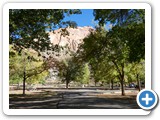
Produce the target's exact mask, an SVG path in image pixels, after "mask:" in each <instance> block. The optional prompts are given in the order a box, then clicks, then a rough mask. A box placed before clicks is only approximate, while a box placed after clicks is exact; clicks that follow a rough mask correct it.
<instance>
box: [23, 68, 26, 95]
mask: <svg viewBox="0 0 160 120" xmlns="http://www.w3.org/2000/svg"><path fill="white" fill-rule="evenodd" d="M25 90H26V71H25V69H24V73H23V95H25Z"/></svg>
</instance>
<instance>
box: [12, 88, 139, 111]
mask: <svg viewBox="0 0 160 120" xmlns="http://www.w3.org/2000/svg"><path fill="white" fill-rule="evenodd" d="M126 92H130V93H134V92H135V90H127V91H126ZM55 93H56V94H55ZM119 93H120V91H119V90H112V91H111V90H95V89H94V90H89V89H77V90H58V89H55V90H49V91H45V92H43V94H42V93H41V94H40V95H38V96H26V97H23V96H18V97H17V96H16V95H10V108H11V109H138V108H139V107H138V105H137V103H136V98H135V96H126V97H121V96H119V95H117V94H119Z"/></svg>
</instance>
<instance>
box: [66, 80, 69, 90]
mask: <svg viewBox="0 0 160 120" xmlns="http://www.w3.org/2000/svg"><path fill="white" fill-rule="evenodd" d="M68 84H69V81H68V80H66V88H67V89H68Z"/></svg>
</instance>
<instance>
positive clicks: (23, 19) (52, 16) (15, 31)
mask: <svg viewBox="0 0 160 120" xmlns="http://www.w3.org/2000/svg"><path fill="white" fill-rule="evenodd" d="M72 14H81V11H80V10H77V9H73V10H68V9H10V10H9V36H10V44H11V43H15V44H16V45H17V46H19V47H20V46H23V47H25V48H28V47H32V48H33V49H35V50H36V51H42V50H45V49H46V48H47V49H49V45H50V40H49V37H48V33H47V32H46V31H53V30H54V29H55V28H59V27H67V26H72V27H74V26H75V25H76V23H75V22H73V21H63V19H64V17H65V15H68V16H69V15H72ZM35 39H37V40H35Z"/></svg>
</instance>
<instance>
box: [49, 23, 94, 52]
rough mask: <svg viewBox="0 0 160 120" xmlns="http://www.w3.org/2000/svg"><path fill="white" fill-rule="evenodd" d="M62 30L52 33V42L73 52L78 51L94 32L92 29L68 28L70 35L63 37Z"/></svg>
mask: <svg viewBox="0 0 160 120" xmlns="http://www.w3.org/2000/svg"><path fill="white" fill-rule="evenodd" d="M61 31H62V29H58V30H55V31H54V32H50V33H49V36H50V40H51V43H53V44H54V45H56V44H57V45H59V46H68V47H69V48H70V50H71V51H75V52H76V51H77V49H78V45H79V44H81V43H82V42H83V39H84V38H85V37H87V36H88V35H89V34H90V33H91V31H94V29H93V28H92V27H89V26H85V27H77V28H66V32H67V33H68V35H65V36H63V35H62V32H61Z"/></svg>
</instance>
